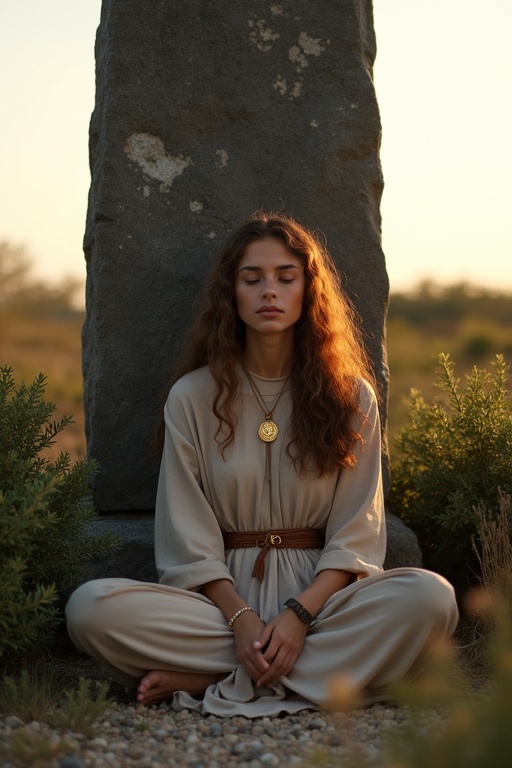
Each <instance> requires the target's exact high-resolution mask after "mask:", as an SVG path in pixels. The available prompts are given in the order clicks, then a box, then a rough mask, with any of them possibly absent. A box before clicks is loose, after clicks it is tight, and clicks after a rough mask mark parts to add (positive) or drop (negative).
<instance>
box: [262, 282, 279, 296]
mask: <svg viewBox="0 0 512 768" xmlns="http://www.w3.org/2000/svg"><path fill="white" fill-rule="evenodd" d="M262 296H263V298H264V299H270V298H275V297H276V296H277V292H276V289H275V287H274V286H273V285H272V284H270V283H269V282H268V281H267V282H266V283H265V285H264V286H263V292H262Z"/></svg>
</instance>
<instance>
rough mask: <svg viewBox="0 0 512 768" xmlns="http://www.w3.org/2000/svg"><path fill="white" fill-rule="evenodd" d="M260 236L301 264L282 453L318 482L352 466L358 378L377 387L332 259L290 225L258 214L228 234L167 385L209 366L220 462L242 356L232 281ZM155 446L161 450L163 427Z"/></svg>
mask: <svg viewBox="0 0 512 768" xmlns="http://www.w3.org/2000/svg"><path fill="white" fill-rule="evenodd" d="M266 237H273V238H276V239H277V240H280V241H281V242H282V243H283V244H284V245H285V247H286V248H287V249H288V250H289V251H290V252H291V253H292V254H293V255H294V256H296V257H297V258H298V259H300V261H301V262H302V264H303V267H304V275H305V290H304V299H303V308H302V314H301V317H300V318H299V320H298V322H297V324H296V327H295V352H294V356H293V361H292V369H291V371H290V383H291V384H290V386H291V397H292V404H293V409H292V418H291V425H290V432H291V440H290V443H289V445H288V454H289V455H290V457H291V458H292V459H293V461H294V464H295V467H296V469H297V471H298V472H306V471H307V470H308V469H312V468H313V467H314V468H315V470H316V471H317V472H318V474H319V475H322V474H324V473H328V472H333V471H336V470H338V469H339V468H340V467H350V466H353V465H354V464H355V456H354V447H355V443H356V441H357V440H360V439H361V435H360V433H359V432H358V431H356V430H355V429H354V426H353V425H354V423H356V418H355V417H359V422H361V419H362V414H361V413H360V410H359V405H358V404H359V387H360V378H365V379H366V380H367V381H369V382H370V383H371V384H372V385H373V386H375V381H374V376H373V372H372V368H371V365H370V363H369V360H368V356H367V354H366V351H365V348H364V344H363V342H362V339H361V333H360V331H359V327H358V323H357V320H356V315H355V312H354V310H353V308H352V305H351V303H350V301H349V300H348V298H347V297H346V296H345V294H344V292H343V290H342V288H341V282H340V275H339V273H338V271H337V269H336V266H335V264H334V262H333V260H332V258H331V256H330V255H329V253H328V252H327V250H326V249H325V248H324V247H323V245H322V244H321V242H320V241H319V239H318V238H317V237H315V236H314V235H313V234H312V233H311V232H309V231H308V230H306V229H305V228H304V227H302V226H301V225H300V224H298V223H297V222H296V221H295V220H294V219H292V218H289V217H287V216H283V215H281V214H274V213H263V212H258V213H256V214H254V215H253V217H252V219H251V220H250V221H248V222H246V223H244V224H242V226H240V227H239V228H238V229H237V230H236V231H235V232H234V233H233V234H232V235H231V237H230V238H229V240H228V241H227V243H226V245H225V246H224V248H223V250H222V251H221V252H220V254H219V257H218V259H217V263H216V265H215V266H214V268H213V271H212V272H211V274H210V277H209V279H208V280H207V282H206V285H205V287H204V290H203V295H202V297H201V301H200V305H199V306H200V307H201V311H200V313H199V315H198V316H197V318H196V321H195V323H194V325H193V327H192V329H191V331H190V333H189V336H188V343H187V347H186V348H187V349H188V352H187V354H186V355H185V357H184V358H183V359H182V361H181V363H179V365H178V367H177V369H176V370H175V372H174V375H173V377H172V379H171V382H170V386H172V384H173V383H174V382H175V381H177V380H178V379H179V378H181V377H182V376H184V375H185V374H186V373H189V372H190V371H194V370H196V369H197V368H202V367H203V366H206V365H207V366H209V368H210V371H211V374H212V376H213V379H214V382H215V387H216V389H215V395H214V399H213V413H214V415H215V416H216V418H217V419H218V423H219V424H218V429H217V432H216V439H217V442H218V443H219V446H220V449H221V452H222V454H223V455H224V451H225V449H226V448H227V447H228V446H229V445H231V444H232V443H233V442H234V440H235V433H236V426H237V411H236V398H237V394H238V389H239V384H240V382H239V373H240V361H241V359H242V356H243V352H244V349H245V325H244V323H243V322H242V321H241V320H240V318H239V316H238V312H237V307H236V300H235V278H236V274H237V270H238V265H239V263H240V260H241V258H242V256H243V254H244V252H245V249H246V248H247V246H248V245H249V243H251V242H253V241H255V240H259V239H262V238H266ZM169 389H170V387H168V388H167V392H168V390H169ZM221 434H222V439H221V437H220V436H221ZM157 442H158V443H159V445H160V447H161V445H162V443H163V420H162V423H161V424H160V428H159V438H158V439H157Z"/></svg>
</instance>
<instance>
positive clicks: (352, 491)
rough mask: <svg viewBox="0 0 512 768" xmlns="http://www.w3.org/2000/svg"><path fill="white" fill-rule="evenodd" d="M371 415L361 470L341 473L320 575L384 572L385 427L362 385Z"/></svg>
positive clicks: (359, 453) (360, 448)
mask: <svg viewBox="0 0 512 768" xmlns="http://www.w3.org/2000/svg"><path fill="white" fill-rule="evenodd" d="M360 409H361V412H362V413H363V414H364V415H365V417H366V418H365V421H364V424H363V428H362V430H361V435H362V437H363V442H362V443H361V441H358V444H357V446H356V457H357V463H356V466H355V467H353V468H352V469H345V470H343V471H342V472H341V473H340V476H339V479H338V483H337V486H336V489H335V492H334V497H333V503H332V509H331V512H330V515H329V519H328V522H327V527H326V544H325V548H324V550H323V552H322V555H321V557H320V560H319V562H318V564H317V567H316V570H315V574H317V573H319V572H320V571H322V570H325V569H327V568H335V569H341V570H346V571H349V572H351V573H356V574H359V575H360V576H361V577H362V576H369V575H373V574H375V573H380V572H381V571H382V564H383V562H384V557H385V554H386V529H385V517H384V500H383V492H382V476H381V441H380V422H379V414H378V409H377V402H376V398H375V394H374V392H373V390H372V389H371V387H370V386H369V385H368V384H367V383H366V382H364V381H363V382H362V383H361V394H360Z"/></svg>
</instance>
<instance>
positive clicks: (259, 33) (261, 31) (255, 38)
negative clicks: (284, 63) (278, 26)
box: [249, 19, 279, 53]
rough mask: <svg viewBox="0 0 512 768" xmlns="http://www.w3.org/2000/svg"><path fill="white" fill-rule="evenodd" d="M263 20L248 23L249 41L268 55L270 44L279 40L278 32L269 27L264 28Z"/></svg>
mask: <svg viewBox="0 0 512 768" xmlns="http://www.w3.org/2000/svg"><path fill="white" fill-rule="evenodd" d="M266 24H267V22H266V21H265V19H258V21H253V20H252V19H251V20H250V21H249V28H250V29H251V32H250V34H249V39H250V41H251V43H252V44H253V45H255V46H256V48H258V49H259V50H260V51H263V52H264V53H268V51H270V50H271V48H272V45H271V43H272V42H274V40H277V39H278V38H279V32H274V31H273V30H272V29H270V27H267V26H266Z"/></svg>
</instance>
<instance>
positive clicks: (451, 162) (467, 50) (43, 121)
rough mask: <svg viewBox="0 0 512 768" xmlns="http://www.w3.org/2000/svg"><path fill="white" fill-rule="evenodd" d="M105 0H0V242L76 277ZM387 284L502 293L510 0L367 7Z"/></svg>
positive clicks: (508, 172)
mask: <svg viewBox="0 0 512 768" xmlns="http://www.w3.org/2000/svg"><path fill="white" fill-rule="evenodd" d="M100 7H101V0H74V1H73V0H0V104H1V105H2V115H1V118H0V239H8V240H9V241H11V242H13V243H15V244H25V245H26V246H27V247H28V249H29V251H30V252H31V253H32V255H33V257H34V259H35V263H36V269H37V272H38V274H39V275H42V276H44V277H45V278H47V279H52V278H55V279H58V278H60V277H62V276H63V275H68V274H70V275H73V276H78V277H84V276H85V265H84V260H83V255H82V250H81V248H82V237H83V230H84V222H85V214H86V207H87V192H88V187H89V169H88V157H87V151H88V150H87V134H88V123H89V118H90V114H91V111H92V108H93V104H94V35H95V31H96V27H97V25H98V22H99V16H100ZM374 13H375V28H376V33H377V44H378V55H377V62H376V66H375V83H376V89H377V97H378V100H379V105H380V109H381V115H382V124H383V144H382V164H383V170H384V177H385V184H386V188H385V192H384V197H383V202H382V216H383V245H384V251H385V253H386V261H387V267H388V272H389V275H390V279H391V287H392V290H400V289H404V288H408V287H411V286H412V285H414V284H415V283H416V282H417V281H418V280H419V279H422V278H424V277H432V278H434V279H436V280H438V281H442V282H453V281H456V280H463V279H466V280H470V281H472V282H476V283H478V284H483V285H486V286H491V287H497V288H506V289H507V290H510V289H512V267H511V266H510V262H511V256H512V226H511V223H510V220H511V212H510V211H511V207H512V149H511V139H510V137H511V136H512V97H511V94H512V86H511V83H512V46H511V45H510V35H511V32H512V0H374Z"/></svg>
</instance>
